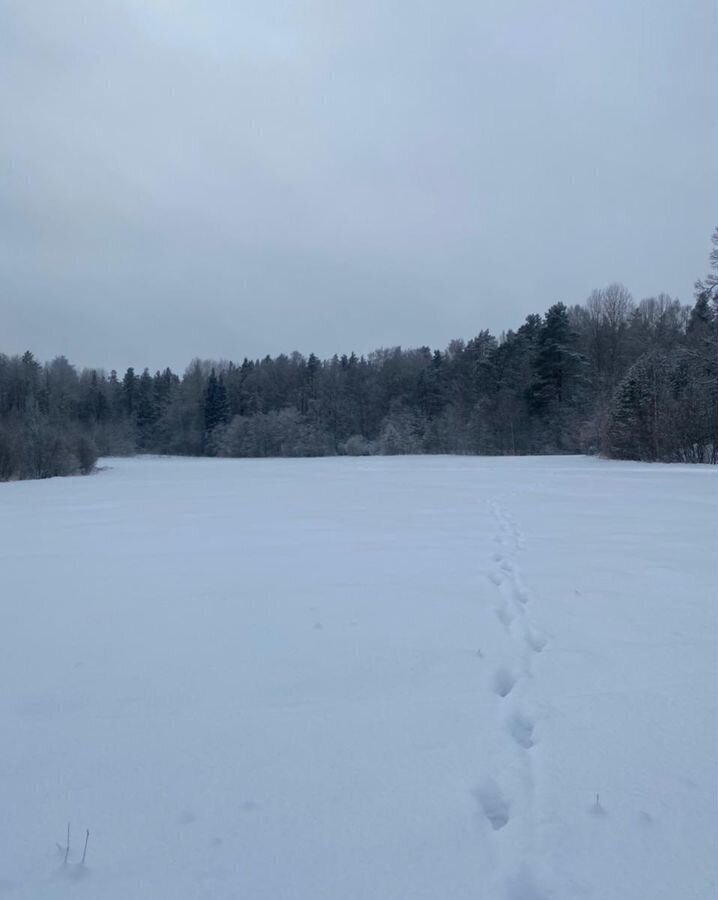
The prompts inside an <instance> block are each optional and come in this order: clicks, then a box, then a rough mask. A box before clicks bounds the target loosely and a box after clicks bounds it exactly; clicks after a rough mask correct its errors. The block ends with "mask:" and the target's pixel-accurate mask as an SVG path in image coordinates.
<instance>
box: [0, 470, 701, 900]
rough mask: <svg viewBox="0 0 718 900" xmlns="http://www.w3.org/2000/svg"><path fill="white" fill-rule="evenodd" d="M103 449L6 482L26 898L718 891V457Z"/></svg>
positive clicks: (14, 867) (9, 887) (6, 589)
mask: <svg viewBox="0 0 718 900" xmlns="http://www.w3.org/2000/svg"><path fill="white" fill-rule="evenodd" d="M105 465H106V466H107V468H106V469H105V470H104V471H102V472H100V473H98V474H97V475H94V476H92V477H88V478H65V479H54V480H52V481H45V482H26V483H14V484H2V485H0V896H2V897H3V898H5V897H6V896H7V897H8V898H38V900H45V898H59V900H65V898H73V900H74V898H78V900H80V898H88V900H90V898H92V900H145V898H146V900H184V898H187V900H190V898H191V900H199V898H207V900H225V898H227V900H228V898H246V900H399V898H401V900H422V898H427V900H428V898H431V900H463V898H466V900H469V898H470V900H483V898H486V900H494V898H496V900H502V898H508V900H539V898H545V900H580V898H596V900H643V898H646V900H648V898H650V900H713V898H715V896H716V891H717V889H718V885H717V867H718V855H717V854H716V850H717V849H718V839H717V823H718V814H717V808H716V807H717V796H718V787H717V784H716V772H717V761H718V746H717V739H716V738H717V734H718V716H717V711H716V684H717V683H718V677H717V671H716V670H717V662H718V652H717V648H716V637H717V635H718V627H717V625H718V616H717V606H718V604H717V598H718V573H717V570H716V547H718V540H717V539H718V496H717V494H716V488H717V487H718V481H717V476H718V471H716V470H714V469H709V468H706V467H699V466H696V467H684V466H659V465H652V466H648V465H639V464H629V463H626V464H622V463H609V462H603V461H599V460H594V459H583V458H577V457H569V458H556V457H553V458H538V459H536V458H534V459H474V458H449V457H433V458H432V457H424V458H421V457H414V458H383V459H376V458H374V459H328V460H266V461H258V460H196V459H195V460H178V459H164V460H160V459H136V460H106V461H105ZM597 795H598V799H597ZM68 822H71V825H72V834H71V843H70V852H69V856H68V861H67V863H66V864H63V857H64V850H62V849H60V848H61V847H63V846H64V844H65V831H66V827H67V823H68ZM86 829H89V831H90V837H89V844H88V847H87V857H86V863H85V865H84V866H82V865H81V864H80V857H81V855H82V850H83V844H84V840H85V830H86ZM58 845H59V847H58Z"/></svg>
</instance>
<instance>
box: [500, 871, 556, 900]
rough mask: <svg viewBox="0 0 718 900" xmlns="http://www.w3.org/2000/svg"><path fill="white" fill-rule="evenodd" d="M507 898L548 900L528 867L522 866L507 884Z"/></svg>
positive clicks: (512, 899) (509, 899)
mask: <svg viewBox="0 0 718 900" xmlns="http://www.w3.org/2000/svg"><path fill="white" fill-rule="evenodd" d="M506 897H507V900H547V897H546V894H545V893H544V892H543V891H542V890H541V888H540V887H539V886H538V884H537V883H536V879H535V878H534V875H533V872H531V870H530V869H529V868H528V866H521V868H520V869H519V870H518V872H517V873H516V874H515V875H514V877H513V878H510V879H509V880H508V881H507V882H506Z"/></svg>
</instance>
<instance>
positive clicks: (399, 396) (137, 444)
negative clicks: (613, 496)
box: [0, 229, 718, 480]
mask: <svg viewBox="0 0 718 900" xmlns="http://www.w3.org/2000/svg"><path fill="white" fill-rule="evenodd" d="M713 245H714V246H713V250H712V253H711V273H710V274H709V275H708V277H707V278H706V279H705V280H704V281H699V282H697V283H696V291H695V298H694V303H693V305H692V306H688V305H682V304H681V303H680V302H679V301H678V300H675V299H672V298H671V297H668V296H667V295H664V294H661V295H659V296H658V297H651V298H648V299H644V300H641V301H640V302H638V303H636V302H635V301H634V300H633V298H632V297H631V295H630V294H629V292H628V291H627V290H626V288H624V287H623V286H622V285H620V284H612V285H609V286H608V287H606V288H604V289H602V290H597V291H594V292H593V293H592V294H591V296H590V297H589V298H588V300H587V301H586V302H585V303H584V304H580V305H575V306H570V307H568V306H566V305H564V304H563V303H556V304H554V305H553V306H551V307H550V309H548V310H547V311H546V312H545V313H544V314H543V315H530V316H528V317H527V318H526V320H525V322H524V323H523V324H522V325H521V326H520V327H518V328H517V329H516V330H515V331H514V330H511V331H508V332H506V333H505V334H502V335H501V336H500V337H499V338H496V337H495V336H493V335H492V334H490V333H489V332H488V331H481V332H479V334H478V335H476V337H474V338H472V339H471V340H469V341H463V340H455V341H452V342H451V343H450V344H449V346H448V347H447V348H446V349H445V350H443V351H442V350H433V351H432V350H431V349H430V348H428V347H420V348H418V349H408V350H407V349H402V348H401V347H393V348H390V349H381V350H377V351H375V352H374V353H370V354H368V355H366V356H356V355H355V354H353V353H352V354H351V355H348V356H347V355H344V356H333V357H332V358H331V359H328V360H320V359H318V358H317V357H316V356H315V355H314V354H313V353H311V354H309V356H307V357H305V356H303V355H302V354H300V353H292V354H291V355H285V354H280V355H279V356H276V357H270V356H266V357H265V358H264V359H260V360H250V359H244V361H243V362H242V363H241V364H235V363H233V362H229V361H214V362H212V361H202V360H194V361H193V362H192V363H191V364H190V366H189V367H188V368H187V370H186V371H185V372H184V374H183V375H181V376H180V375H178V374H177V373H174V372H172V371H171V370H170V369H168V368H167V369H165V370H164V371H157V372H155V373H154V374H151V373H150V372H149V371H148V370H147V369H145V370H144V371H143V372H141V373H137V372H135V370H134V369H132V368H129V369H127V371H126V372H125V373H124V374H123V375H122V376H120V375H119V374H118V373H117V372H115V371H112V372H110V373H109V374H107V373H106V372H104V371H102V370H98V369H83V370H82V371H78V370H77V369H76V368H75V367H74V366H72V365H71V364H70V363H69V362H68V361H67V360H66V359H65V358H64V357H58V358H57V359H55V360H53V361H52V362H50V363H46V364H44V365H41V364H40V363H39V362H38V361H37V360H36V359H35V358H34V356H33V355H32V353H30V352H27V353H25V354H24V355H23V356H4V355H0V480H8V479H14V478H43V477H49V476H52V475H63V474H70V473H76V472H82V473H86V472H89V471H92V469H93V467H94V465H95V462H96V460H97V458H98V456H105V455H124V454H131V453H135V452H150V453H160V454H183V455H193V456H243V457H266V456H329V455H338V454H347V455H371V454H401V453H460V454H462V453H463V454H482V455H516V454H544V453H592V454H595V453H600V454H602V455H605V456H608V457H613V458H619V459H636V460H652V461H665V462H672V461H683V462H713V463H715V462H716V459H717V452H718V229H717V230H716V232H715V233H714V235H713Z"/></svg>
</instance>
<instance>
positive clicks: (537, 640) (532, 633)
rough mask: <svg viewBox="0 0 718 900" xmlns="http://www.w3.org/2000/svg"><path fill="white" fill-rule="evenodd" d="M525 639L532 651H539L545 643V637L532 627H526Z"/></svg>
mask: <svg viewBox="0 0 718 900" xmlns="http://www.w3.org/2000/svg"><path fill="white" fill-rule="evenodd" d="M526 641H527V643H528V645H529V647H530V648H531V649H532V650H533V651H534V653H540V652H541V651H542V650H543V648H544V647H545V646H546V643H547V641H546V638H545V637H544V636H543V635H542V634H541V633H540V632H538V631H536V630H535V629H534V628H529V629H527V631H526Z"/></svg>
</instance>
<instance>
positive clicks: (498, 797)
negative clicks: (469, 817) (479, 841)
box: [474, 777, 509, 831]
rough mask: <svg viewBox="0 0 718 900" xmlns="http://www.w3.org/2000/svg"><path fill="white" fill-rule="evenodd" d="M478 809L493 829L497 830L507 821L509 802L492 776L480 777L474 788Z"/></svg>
mask: <svg viewBox="0 0 718 900" xmlns="http://www.w3.org/2000/svg"><path fill="white" fill-rule="evenodd" d="M474 797H475V798H476V802H477V803H478V804H479V809H480V810H481V812H482V813H483V815H484V816H485V817H486V819H487V821H488V822H489V823H490V825H491V827H492V828H493V829H494V831H499V830H500V829H502V828H503V827H504V826H505V825H507V824H508V821H509V803H508V801H507V800H506V798H505V797H504V795H503V794H502V793H501V788H500V787H499V786H498V784H496V782H495V781H494V779H493V778H489V777H486V778H482V779H481V781H480V782H479V785H478V787H477V788H476V789H475V790H474Z"/></svg>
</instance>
